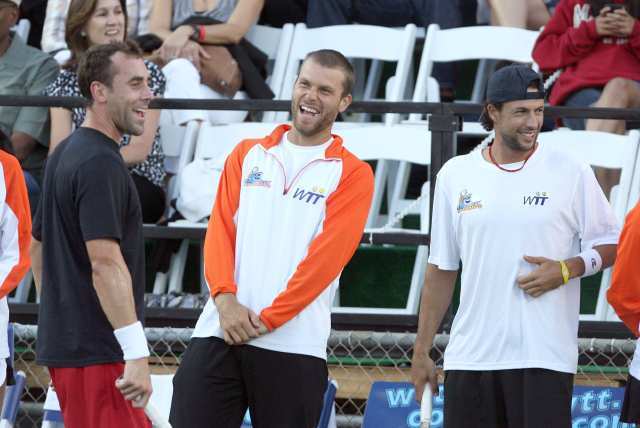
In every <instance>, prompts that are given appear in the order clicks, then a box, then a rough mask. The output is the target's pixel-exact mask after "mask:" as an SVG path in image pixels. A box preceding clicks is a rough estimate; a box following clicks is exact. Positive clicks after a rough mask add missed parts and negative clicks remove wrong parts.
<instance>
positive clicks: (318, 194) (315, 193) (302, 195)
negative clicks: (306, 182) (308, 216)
mask: <svg viewBox="0 0 640 428" xmlns="http://www.w3.org/2000/svg"><path fill="white" fill-rule="evenodd" d="M324 198H326V190H325V189H324V188H322V187H318V186H313V187H312V188H311V190H305V189H301V188H299V187H298V188H296V191H295V192H293V199H298V200H299V201H303V202H305V203H307V204H311V205H315V204H316V203H317V202H318V201H319V200H320V199H324Z"/></svg>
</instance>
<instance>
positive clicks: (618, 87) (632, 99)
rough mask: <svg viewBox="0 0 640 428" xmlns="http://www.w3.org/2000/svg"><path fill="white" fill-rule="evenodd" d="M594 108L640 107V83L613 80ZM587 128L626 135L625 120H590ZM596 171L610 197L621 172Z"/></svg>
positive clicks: (609, 170)
mask: <svg viewBox="0 0 640 428" xmlns="http://www.w3.org/2000/svg"><path fill="white" fill-rule="evenodd" d="M593 106H594V107H612V108H637V107H640V83H638V82H635V81H633V80H629V79H623V78H615V79H612V80H610V81H609V82H608V83H607V84H606V85H605V86H604V88H603V90H602V95H601V96H600V98H599V99H598V101H597V102H596V103H595V104H593ZM586 128H587V130H589V131H601V132H612V133H614V134H624V133H625V131H626V124H625V121H624V120H602V119H589V120H587V124H586ZM594 171H595V174H596V178H597V179H598V183H600V186H602V190H603V191H604V193H605V195H607V196H609V192H610V191H611V188H612V187H613V186H614V185H615V184H616V183H618V182H619V181H620V170H619V169H606V168H595V169H594Z"/></svg>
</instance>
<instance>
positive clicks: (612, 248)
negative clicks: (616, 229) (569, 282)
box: [565, 244, 618, 278]
mask: <svg viewBox="0 0 640 428" xmlns="http://www.w3.org/2000/svg"><path fill="white" fill-rule="evenodd" d="M617 248H618V246H617V245H615V244H609V245H598V246H596V247H593V249H594V250H596V251H597V252H598V253H599V254H600V258H602V268H601V269H606V268H608V267H610V266H613V263H614V262H615V261H616V249H617ZM565 263H566V264H567V267H568V268H569V272H570V273H571V278H580V277H582V275H584V272H585V265H584V261H583V260H582V257H578V256H576V257H572V258H570V259H567V260H565Z"/></svg>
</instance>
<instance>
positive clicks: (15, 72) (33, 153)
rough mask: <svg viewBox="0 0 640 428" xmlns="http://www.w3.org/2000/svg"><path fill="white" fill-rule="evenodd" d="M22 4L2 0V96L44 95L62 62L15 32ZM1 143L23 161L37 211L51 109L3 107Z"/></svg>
mask: <svg viewBox="0 0 640 428" xmlns="http://www.w3.org/2000/svg"><path fill="white" fill-rule="evenodd" d="M19 6H20V0H0V95H41V94H42V91H43V90H44V88H46V87H47V85H48V84H49V83H51V82H52V81H54V80H55V78H56V76H57V75H58V71H59V70H58V64H56V62H55V61H54V60H53V59H52V58H51V57H50V56H49V55H47V54H45V53H44V52H42V51H39V50H37V49H35V48H33V47H31V46H27V44H26V43H25V41H24V40H22V39H21V38H20V37H19V36H16V35H15V34H14V33H12V32H11V27H13V26H14V25H15V24H16V22H17V21H18V7H19ZM0 142H1V143H2V145H3V146H4V147H5V148H6V149H7V150H8V151H10V152H12V153H13V154H14V155H15V156H16V157H17V158H18V160H19V161H20V164H21V165H22V169H23V171H24V175H25V180H26V182H27V186H28V191H29V200H30V202H31V208H32V211H33V212H35V207H36V205H37V202H38V199H39V194H40V184H41V178H42V168H43V166H44V160H45V158H46V157H47V146H48V145H49V115H48V114H47V109H46V108H43V107H8V106H0Z"/></svg>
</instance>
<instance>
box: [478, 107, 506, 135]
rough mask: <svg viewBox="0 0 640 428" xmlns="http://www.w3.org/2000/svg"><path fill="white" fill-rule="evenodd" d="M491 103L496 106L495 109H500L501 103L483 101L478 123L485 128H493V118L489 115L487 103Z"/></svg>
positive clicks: (488, 129)
mask: <svg viewBox="0 0 640 428" xmlns="http://www.w3.org/2000/svg"><path fill="white" fill-rule="evenodd" d="M490 104H491V105H492V106H494V107H495V108H496V110H502V103H490V102H486V103H484V107H483V108H482V113H480V119H479V120H480V125H482V127H483V128H484V129H485V130H486V131H491V130H493V119H491V116H489V105H490Z"/></svg>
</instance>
